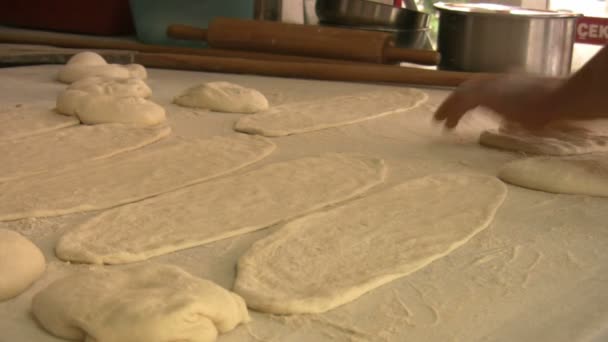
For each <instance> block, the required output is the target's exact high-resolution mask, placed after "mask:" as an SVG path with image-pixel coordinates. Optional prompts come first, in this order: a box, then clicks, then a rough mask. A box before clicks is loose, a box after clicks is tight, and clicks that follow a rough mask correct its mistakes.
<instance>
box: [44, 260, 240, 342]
mask: <svg viewBox="0 0 608 342" xmlns="http://www.w3.org/2000/svg"><path fill="white" fill-rule="evenodd" d="M32 312H33V314H34V316H35V317H36V319H37V320H38V322H40V324H41V325H42V327H44V329H46V330H47V331H48V332H50V333H51V334H53V335H55V336H57V337H61V338H65V339H70V340H79V341H96V342H140V341H141V342H144V341H145V342H176V341H180V342H210V341H215V339H216V337H217V335H218V333H225V332H228V331H230V330H232V329H234V328H235V327H236V326H237V325H239V324H240V323H243V322H247V321H249V314H248V312H247V308H246V307H245V302H244V301H243V299H242V298H240V297H239V296H238V295H236V294H234V293H232V292H230V291H227V290H225V289H223V288H221V287H219V286H218V285H216V284H215V283H213V282H211V281H208V280H205V279H200V278H197V277H194V276H192V275H190V274H188V273H186V272H185V271H183V270H182V269H180V268H178V267H176V266H169V265H156V264H144V265H139V266H136V267H131V268H127V269H106V268H98V269H92V270H88V271H84V272H81V273H80V274H76V275H72V276H68V277H66V278H63V279H60V280H57V281H55V282H54V283H52V284H51V285H49V286H48V287H47V288H45V289H44V290H42V291H40V292H39V293H37V294H36V296H34V299H33V301H32Z"/></svg>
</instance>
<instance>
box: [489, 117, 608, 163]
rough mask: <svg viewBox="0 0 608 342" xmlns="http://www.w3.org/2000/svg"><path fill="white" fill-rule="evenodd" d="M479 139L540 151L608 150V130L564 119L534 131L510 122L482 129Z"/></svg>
mask: <svg viewBox="0 0 608 342" xmlns="http://www.w3.org/2000/svg"><path fill="white" fill-rule="evenodd" d="M479 143H480V144H481V145H484V146H487V147H493V148H499V149H503V150H509V151H515V152H525V153H531V154H538V155H554V156H563V155H576V154H584V153H592V152H602V151H608V132H607V133H602V132H596V131H593V130H590V129H587V128H585V127H577V126H575V125H574V124H569V123H564V122H559V123H557V124H553V125H549V126H547V127H544V128H542V129H540V130H535V131H530V130H527V129H524V128H522V127H517V126H513V125H510V126H503V127H501V128H500V129H498V130H488V131H484V132H482V133H481V135H480V137H479Z"/></svg>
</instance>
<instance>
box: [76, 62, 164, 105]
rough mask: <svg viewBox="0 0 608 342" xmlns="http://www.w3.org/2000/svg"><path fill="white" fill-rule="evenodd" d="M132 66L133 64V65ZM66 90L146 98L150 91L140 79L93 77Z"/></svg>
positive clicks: (150, 93)
mask: <svg viewBox="0 0 608 342" xmlns="http://www.w3.org/2000/svg"><path fill="white" fill-rule="evenodd" d="M133 65H134V64H133ZM67 89H68V90H80V91H84V92H86V93H89V94H96V95H114V96H135V97H142V98H147V97H150V95H152V90H151V89H150V87H148V85H147V84H146V82H144V81H142V80H141V79H140V78H135V77H130V78H109V77H104V76H93V77H88V78H85V79H82V80H80V81H76V82H74V83H72V84H71V85H70V86H69V87H68V88H67Z"/></svg>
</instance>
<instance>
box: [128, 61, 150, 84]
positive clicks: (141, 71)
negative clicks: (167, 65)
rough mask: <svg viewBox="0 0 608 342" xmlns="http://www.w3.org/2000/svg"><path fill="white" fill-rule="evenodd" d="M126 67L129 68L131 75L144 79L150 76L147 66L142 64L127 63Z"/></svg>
mask: <svg viewBox="0 0 608 342" xmlns="http://www.w3.org/2000/svg"><path fill="white" fill-rule="evenodd" d="M125 68H127V70H129V74H130V75H131V77H134V78H139V79H142V80H145V79H146V78H148V72H147V71H146V68H145V67H144V66H143V65H141V64H127V65H125Z"/></svg>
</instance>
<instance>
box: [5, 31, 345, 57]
mask: <svg viewBox="0 0 608 342" xmlns="http://www.w3.org/2000/svg"><path fill="white" fill-rule="evenodd" d="M0 43H13V44H36V45H50V46H55V47H63V48H73V49H93V50H99V49H104V50H108V49H109V50H129V51H138V52H151V53H174V54H188V55H199V56H213V57H228V58H247V59H260V60H270V61H292V62H315V63H355V62H353V61H348V60H338V59H329V58H315V57H307V56H289V55H277V54H272V53H262V52H250V51H238V50H222V49H209V48H189V47H181V46H164V45H151V44H142V43H139V42H137V41H134V40H128V39H119V38H104V37H90V36H84V35H77V34H70V33H58V32H40V31H33V30H22V29H6V28H4V29H2V30H0Z"/></svg>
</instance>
